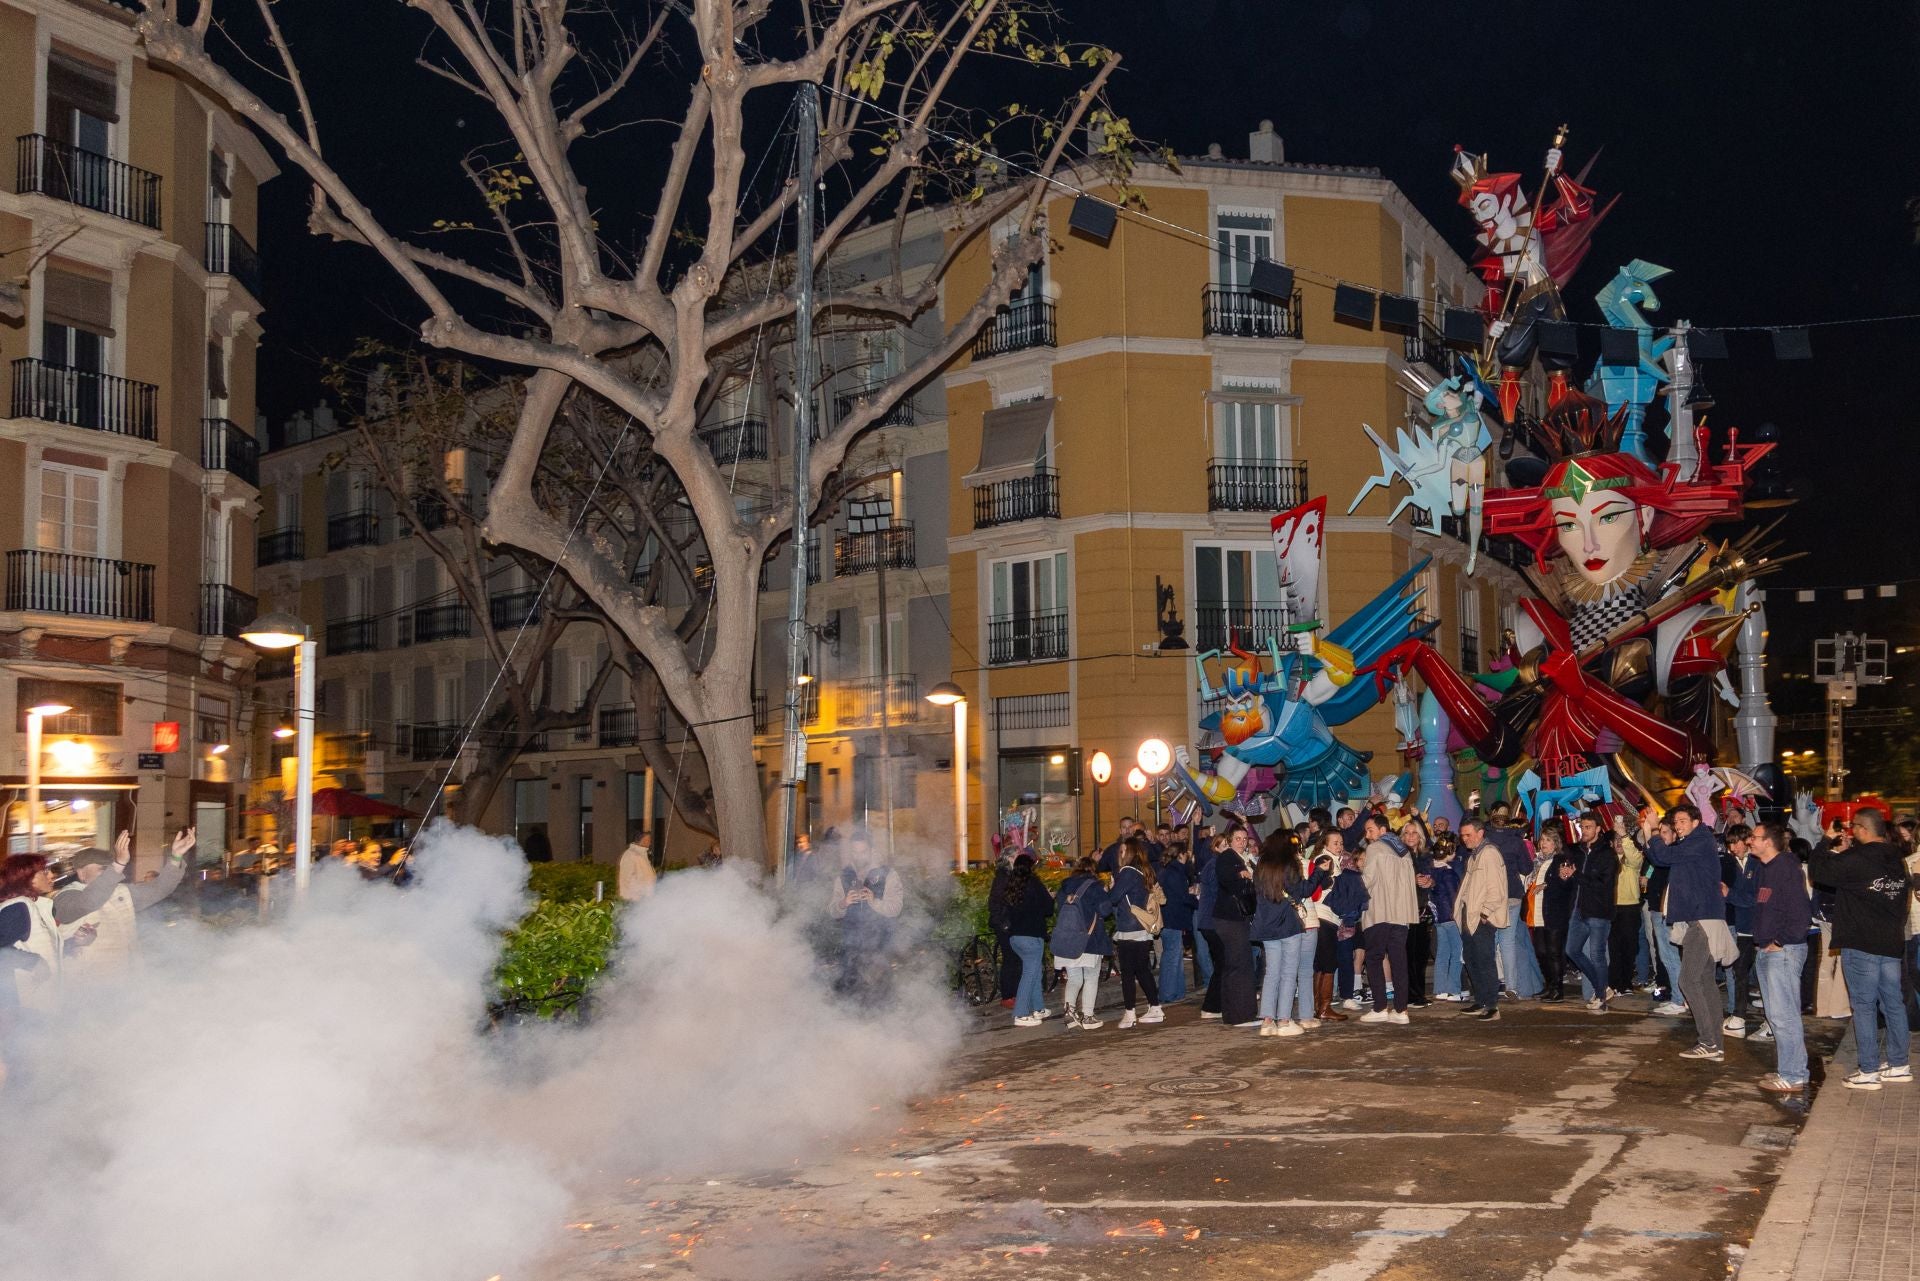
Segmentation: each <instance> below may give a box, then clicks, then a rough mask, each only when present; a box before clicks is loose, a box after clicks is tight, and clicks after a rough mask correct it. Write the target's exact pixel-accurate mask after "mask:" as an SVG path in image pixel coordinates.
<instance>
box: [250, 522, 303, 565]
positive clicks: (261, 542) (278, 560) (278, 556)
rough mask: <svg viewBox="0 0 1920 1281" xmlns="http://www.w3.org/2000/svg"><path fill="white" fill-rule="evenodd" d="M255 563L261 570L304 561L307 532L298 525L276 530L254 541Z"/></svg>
mask: <svg viewBox="0 0 1920 1281" xmlns="http://www.w3.org/2000/svg"><path fill="white" fill-rule="evenodd" d="M254 541H255V561H254V563H255V564H257V565H259V566H260V567H261V568H262V569H264V568H266V567H267V566H268V565H280V564H284V563H286V562H287V561H290V560H305V559H306V555H307V532H306V531H305V530H304V529H301V528H300V527H299V526H298V525H294V526H291V527H289V528H287V529H276V530H273V531H271V532H269V533H265V534H262V535H260V537H259V538H257V539H255V540H254Z"/></svg>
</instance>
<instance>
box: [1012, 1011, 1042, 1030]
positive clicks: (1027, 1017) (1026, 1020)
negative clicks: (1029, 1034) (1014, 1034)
mask: <svg viewBox="0 0 1920 1281" xmlns="http://www.w3.org/2000/svg"><path fill="white" fill-rule="evenodd" d="M1013 1025H1014V1026H1015V1027H1039V1026H1040V1017H1039V1016H1038V1015H1036V1014H1022V1015H1019V1016H1017V1017H1016V1018H1015V1019H1014V1020H1013Z"/></svg>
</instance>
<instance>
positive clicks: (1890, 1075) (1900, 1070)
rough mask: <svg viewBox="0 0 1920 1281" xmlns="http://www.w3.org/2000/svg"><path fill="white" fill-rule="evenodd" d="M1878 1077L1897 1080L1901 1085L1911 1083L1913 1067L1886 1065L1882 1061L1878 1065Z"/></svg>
mask: <svg viewBox="0 0 1920 1281" xmlns="http://www.w3.org/2000/svg"><path fill="white" fill-rule="evenodd" d="M1880 1079H1881V1080H1882V1081H1897V1082H1899V1083H1900V1084H1902V1085H1912V1084H1913V1069H1912V1068H1911V1067H1888V1066H1886V1065H1885V1064H1884V1063H1883V1064H1881V1066H1880Z"/></svg>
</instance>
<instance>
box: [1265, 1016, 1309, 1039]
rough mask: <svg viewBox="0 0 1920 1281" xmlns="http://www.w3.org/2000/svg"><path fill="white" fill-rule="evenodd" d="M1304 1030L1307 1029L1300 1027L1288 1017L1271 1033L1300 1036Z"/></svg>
mask: <svg viewBox="0 0 1920 1281" xmlns="http://www.w3.org/2000/svg"><path fill="white" fill-rule="evenodd" d="M1306 1030H1307V1029H1305V1028H1303V1027H1301V1026H1300V1025H1299V1024H1298V1023H1295V1022H1294V1021H1293V1020H1292V1019H1288V1020H1287V1021H1286V1022H1285V1023H1281V1024H1279V1025H1278V1026H1276V1027H1275V1028H1274V1029H1273V1035H1275V1036H1300V1035H1302V1034H1303V1033H1305V1032H1306Z"/></svg>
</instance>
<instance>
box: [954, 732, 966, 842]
mask: <svg viewBox="0 0 1920 1281" xmlns="http://www.w3.org/2000/svg"><path fill="white" fill-rule="evenodd" d="M953 866H954V870H955V871H958V872H965V871H966V870H967V700H966V699H964V698H963V699H961V700H960V701H959V702H957V703H955V704H954V705H953Z"/></svg>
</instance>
